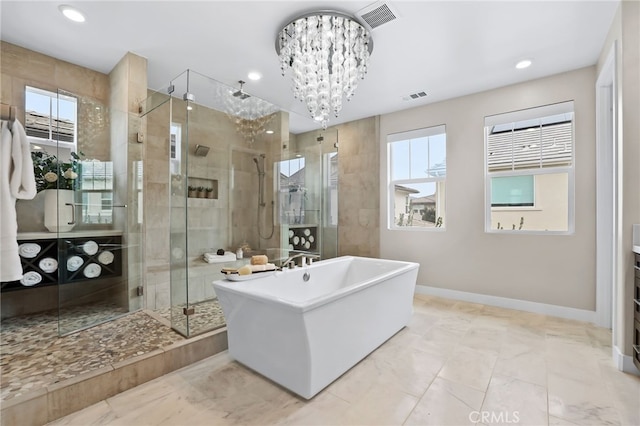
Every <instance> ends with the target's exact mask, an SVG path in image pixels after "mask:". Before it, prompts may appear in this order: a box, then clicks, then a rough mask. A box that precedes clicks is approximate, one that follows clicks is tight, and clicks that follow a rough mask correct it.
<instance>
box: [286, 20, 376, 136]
mask: <svg viewBox="0 0 640 426" xmlns="http://www.w3.org/2000/svg"><path fill="white" fill-rule="evenodd" d="M372 50H373V40H372V39H371V37H370V35H369V31H367V30H366V29H365V28H364V26H362V25H361V24H360V23H358V22H357V21H355V19H354V18H352V17H350V16H348V15H345V14H343V13H340V12H335V11H320V12H312V13H309V14H305V15H303V16H300V17H298V18H296V19H294V20H293V21H291V22H290V23H288V24H287V25H286V26H285V27H284V28H283V29H282V30H280V32H279V34H278V38H277V40H276V52H277V53H278V56H279V57H280V68H281V69H282V75H283V76H284V74H285V71H286V70H287V69H288V68H291V69H292V77H293V95H294V96H295V98H296V99H299V100H300V101H302V102H304V103H305V104H306V106H307V109H308V110H309V114H311V117H313V119H315V120H316V121H319V122H321V123H322V127H323V128H324V129H326V128H327V123H328V120H329V114H331V113H333V114H335V116H336V117H337V116H338V114H339V113H340V110H341V109H342V98H343V96H344V97H346V98H347V101H348V100H350V99H351V97H352V96H353V95H354V93H355V91H356V88H357V87H358V80H361V79H364V77H365V75H366V73H367V69H368V67H369V55H370V54H371V51H372Z"/></svg>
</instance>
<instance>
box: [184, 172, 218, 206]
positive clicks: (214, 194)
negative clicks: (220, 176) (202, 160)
mask: <svg viewBox="0 0 640 426" xmlns="http://www.w3.org/2000/svg"><path fill="white" fill-rule="evenodd" d="M187 182H188V185H189V187H191V188H205V189H209V191H206V190H205V191H198V190H195V191H192V190H190V191H188V193H187V197H188V198H205V199H209V200H217V199H218V181H217V180H216V179H209V178H200V177H193V176H189V177H188V179H187Z"/></svg>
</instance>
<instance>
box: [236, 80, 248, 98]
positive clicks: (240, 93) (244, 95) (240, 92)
mask: <svg viewBox="0 0 640 426" xmlns="http://www.w3.org/2000/svg"><path fill="white" fill-rule="evenodd" d="M238 83H240V90H238V91H235V92H233V96H234V97H236V98H240V99H242V100H244V99H247V98H249V97H251V95H250V94H248V93H246V92H245V91H244V90H242V85H243V84H244V81H242V80H239V81H238Z"/></svg>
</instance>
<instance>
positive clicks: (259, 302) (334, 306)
mask: <svg viewBox="0 0 640 426" xmlns="http://www.w3.org/2000/svg"><path fill="white" fill-rule="evenodd" d="M418 266H419V265H418V264H417V263H410V262H400V261H393V260H383V259H371V258H362V257H351V256H345V257H339V258H336V259H330V260H323V261H320V262H316V263H314V264H313V265H311V266H307V267H302V268H296V269H293V270H284V271H281V272H276V273H275V274H273V275H271V276H268V277H265V278H259V279H254V280H251V281H243V282H231V281H226V280H223V281H215V282H214V283H213V285H214V287H215V291H216V294H217V296H218V299H219V301H220V304H221V305H222V309H223V311H224V315H225V318H226V322H227V334H228V339H229V354H230V355H231V357H232V358H234V359H236V360H237V361H238V362H240V363H242V364H244V365H246V366H247V367H249V368H251V369H252V370H255V371H257V372H258V373H260V374H262V375H264V376H266V377H268V378H269V379H271V380H273V381H274V382H276V383H278V384H280V385H282V386H284V387H285V388H287V389H289V390H291V391H292V392H295V393H296V394H298V395H300V396H302V397H304V398H307V399H310V398H312V397H313V396H314V395H315V394H317V393H318V392H320V391H321V390H322V389H324V388H325V387H326V386H327V385H329V384H330V383H331V382H333V381H334V380H335V379H337V378H338V377H339V376H340V375H342V374H343V373H344V372H345V371H347V370H348V369H350V368H351V367H352V366H354V365H355V364H356V363H358V361H360V360H361V359H363V358H364V357H365V356H367V355H368V354H369V353H370V352H372V351H373V350H374V349H376V348H377V347H378V346H380V345H381V344H382V343H384V342H385V341H386V340H387V339H389V338H390V337H391V336H393V335H394V334H395V333H397V332H398V331H399V330H400V329H402V328H403V327H405V326H406V325H407V323H408V322H409V320H410V318H411V315H412V313H413V294H414V289H415V284H416V278H417V275H418ZM305 273H308V274H309V280H308V281H306V282H305V281H304V280H303V276H304V274H305Z"/></svg>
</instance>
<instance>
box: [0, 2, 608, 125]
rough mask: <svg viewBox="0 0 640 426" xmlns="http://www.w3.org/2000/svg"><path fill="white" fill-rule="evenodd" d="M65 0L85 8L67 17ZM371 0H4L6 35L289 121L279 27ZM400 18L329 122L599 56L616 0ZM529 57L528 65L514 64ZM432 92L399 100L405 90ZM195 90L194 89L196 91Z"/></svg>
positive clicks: (424, 12) (449, 6)
mask: <svg viewBox="0 0 640 426" xmlns="http://www.w3.org/2000/svg"><path fill="white" fill-rule="evenodd" d="M61 3H67V4H71V5H73V6H76V7H77V8H78V9H80V10H81V11H82V12H83V13H84V14H85V15H86V17H87V21H86V22H84V23H81V24H78V23H73V22H71V21H68V20H67V19H66V18H64V17H63V16H62V15H61V14H60V12H59V11H58V5H59V4H61ZM372 3H374V2H373V1H295V2H291V1H254V2H248V1H137V2H133V1H93V0H91V1H89V0H87V1H75V0H60V1H59V2H55V1H25V0H21V1H7V0H3V1H2V2H0V13H1V26H0V33H1V37H2V40H5V41H7V42H10V43H14V44H17V45H20V46H23V47H26V48H28V49H32V50H35V51H38V52H42V53H45V54H47V55H51V56H53V57H56V58H60V59H63V60H66V61H69V62H72V63H75V64H78V65H82V66H85V67H87V68H91V69H94V70H96V71H100V72H103V73H108V72H109V71H110V70H111V69H112V68H113V67H114V65H115V64H116V63H117V62H118V61H119V60H120V59H121V58H122V56H123V55H124V54H125V53H126V52H127V51H130V52H133V53H136V54H138V55H140V56H143V57H146V58H147V59H148V61H149V62H148V75H149V87H150V88H152V89H160V88H163V87H166V86H167V85H168V84H169V81H170V80H171V79H173V78H174V77H175V76H177V75H179V74H180V73H182V72H183V71H184V70H186V69H192V70H195V71H197V72H199V73H201V74H204V75H207V76H210V77H212V78H214V79H215V80H218V81H220V82H222V83H224V84H228V85H230V86H237V83H236V82H237V80H240V79H242V80H247V73H248V72H249V71H251V70H256V71H259V72H260V73H262V75H263V78H262V79H261V80H260V81H257V82H253V81H249V82H248V83H247V84H246V85H245V90H246V91H247V92H248V93H251V94H252V95H254V96H258V97H261V98H263V99H266V100H268V101H270V102H272V103H274V104H276V105H278V106H280V107H281V108H283V109H285V110H288V111H293V112H298V113H299V114H301V115H302V116H305V119H302V117H295V115H294V117H292V122H291V125H292V131H293V132H294V133H295V132H299V131H303V130H309V129H311V128H314V127H317V123H314V122H312V121H311V120H307V119H306V113H305V111H306V110H305V108H304V106H303V105H302V104H301V103H300V102H299V101H297V100H295V99H294V98H293V95H292V92H291V85H290V80H289V77H288V75H287V77H286V78H283V77H282V75H281V72H280V68H279V63H278V58H277V55H276V53H275V49H274V46H275V38H276V35H277V33H278V31H279V30H280V29H281V27H282V26H283V25H284V24H286V23H287V22H289V21H290V20H291V19H293V18H294V17H296V16H297V15H299V14H302V13H304V12H308V11H311V10H327V9H334V10H339V11H342V12H346V13H349V14H352V15H353V14H355V13H356V12H358V11H359V10H361V9H363V8H365V7H367V6H369V5H371V4H372ZM389 3H390V4H391V5H392V7H393V8H394V9H395V10H396V11H397V12H398V14H399V18H398V19H397V20H395V21H392V22H390V23H387V24H384V25H382V26H380V27H378V28H376V29H374V30H373V31H372V37H373V40H374V49H373V53H372V55H371V66H370V70H369V74H368V75H367V78H366V79H365V80H364V81H361V82H360V84H359V86H358V90H357V92H356V95H355V97H354V98H353V99H352V100H351V101H350V102H348V103H347V102H345V104H344V107H343V109H342V112H341V114H340V116H339V117H338V118H337V119H335V118H332V120H331V121H330V123H329V124H330V125H332V124H337V123H342V122H347V121H351V120H355V119H359V118H364V117H369V116H372V115H377V114H384V113H388V112H393V111H398V110H402V109H406V108H412V107H415V106H418V105H423V104H426V103H431V102H436V101H441V100H444V99H450V98H454V97H458V96H462V95H466V94H470V93H476V92H480V91H484V90H488V89H491V88H495V87H500V86H505V85H509V84H513V83H518V82H522V81H526V80H531V79H535V78H540V77H544V76H547V75H552V74H556V73H560V72H563V71H569V70H573V69H577V68H581V67H585V66H589V65H593V64H595V63H596V61H597V59H598V55H599V53H600V51H601V49H602V46H603V44H604V40H605V37H606V35H607V31H608V29H609V27H610V25H611V22H612V19H613V16H614V14H615V11H616V8H617V6H618V1H617V0H616V1H613V0H611V1H586V0H578V1H575V0H574V1H464V2H463V1H391V2H389ZM522 58H531V59H532V60H533V65H532V66H531V67H530V68H528V69H525V70H516V69H515V68H514V65H515V63H516V62H517V61H518V60H520V59H522ZM419 91H425V92H427V93H428V96H427V97H425V98H420V99H419V100H412V101H405V100H403V97H405V96H407V95H409V94H410V93H415V92H419ZM196 96H197V94H196Z"/></svg>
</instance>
